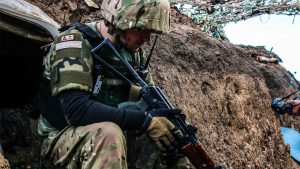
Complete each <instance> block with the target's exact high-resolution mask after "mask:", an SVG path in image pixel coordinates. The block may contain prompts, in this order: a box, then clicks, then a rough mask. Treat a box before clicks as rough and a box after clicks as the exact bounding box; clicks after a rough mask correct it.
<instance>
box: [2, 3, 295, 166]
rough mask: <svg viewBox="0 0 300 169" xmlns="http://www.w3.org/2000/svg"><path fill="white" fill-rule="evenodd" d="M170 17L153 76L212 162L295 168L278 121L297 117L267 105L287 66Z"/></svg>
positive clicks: (87, 13) (64, 11)
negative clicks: (195, 131)
mask: <svg viewBox="0 0 300 169" xmlns="http://www.w3.org/2000/svg"><path fill="white" fill-rule="evenodd" d="M76 2H77V3H76ZM95 2H97V1H95ZM33 3H34V4H35V5H37V6H39V7H40V8H42V9H43V10H44V11H45V12H46V13H47V14H48V15H49V16H51V17H53V18H54V19H55V20H56V21H58V22H59V23H61V24H66V23H70V22H74V21H91V20H95V19H99V18H100V15H99V13H98V12H97V11H95V9H90V8H88V7H87V6H86V5H85V3H84V1H76V0H72V1H67V0H62V1H58V0H52V1H45V0H35V1H33ZM172 17H173V19H172V24H171V26H172V28H171V33H170V35H164V36H161V37H159V39H158V43H157V45H156V48H155V49H156V50H155V51H154V52H153V60H152V63H151V68H152V72H153V76H154V79H155V81H156V83H157V85H158V86H160V87H161V88H162V89H163V90H164V91H165V93H166V95H167V96H168V97H169V99H170V100H171V102H172V103H173V105H174V106H176V107H179V108H181V109H183V111H184V113H186V114H187V116H188V119H189V121H190V122H191V123H192V124H194V125H195V126H196V127H197V128H198V136H199V138H200V140H201V142H202V143H203V145H204V147H205V148H206V149H207V151H208V152H209V154H210V155H211V157H212V158H213V159H214V160H215V162H216V163H217V164H219V165H221V166H223V168H225V169H236V168H249V169H250V168H251V169H286V168H289V169H296V168H299V165H298V164H296V163H295V162H294V161H293V160H292V158H291V157H290V156H289V147H288V146H287V145H285V144H284V142H283V139H282V136H281V134H280V126H287V127H292V128H294V129H296V130H298V131H300V117H292V116H288V115H280V116H279V115H277V114H276V113H275V112H273V111H272V109H271V107H270V104H271V99H272V98H275V97H283V96H285V95H287V94H289V93H291V92H293V91H294V89H293V88H292V87H291V86H290V85H289V84H288V83H287V82H286V81H285V80H284V79H283V78H282V77H283V76H284V75H285V74H287V71H286V70H285V69H284V68H283V67H282V66H281V65H279V64H266V63H260V62H258V61H257V60H256V58H255V57H256V56H265V57H275V55H274V53H271V52H268V51H266V50H264V49H262V48H254V47H247V46H237V45H233V44H231V43H229V42H225V41H220V40H216V39H214V38H212V37H210V36H208V35H207V34H205V33H203V32H201V31H199V29H197V24H195V23H193V22H191V21H190V20H189V19H188V18H186V17H184V16H182V15H180V14H178V13H176V11H175V10H173V12H172ZM149 48H150V46H146V51H147V50H148V49H149ZM11 157H12V156H9V157H7V158H8V159H10V158H11Z"/></svg>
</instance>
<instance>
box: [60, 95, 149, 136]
mask: <svg viewBox="0 0 300 169" xmlns="http://www.w3.org/2000/svg"><path fill="white" fill-rule="evenodd" d="M58 98H59V101H60V103H61V107H62V111H63V112H64V115H65V117H66V119H67V121H68V122H69V124H70V125H74V126H82V125H88V124H92V123H98V122H104V121H110V122H113V123H116V124H117V125H118V126H120V128H121V129H124V130H126V129H130V130H138V129H139V128H140V127H141V126H142V124H143V122H144V120H145V118H146V117H145V114H144V111H138V110H124V109H118V108H115V107H111V106H108V105H105V104H102V103H99V102H96V101H94V100H91V99H89V94H88V93H86V92H83V91H79V90H70V91H65V92H63V93H61V94H60V95H59V96H58Z"/></svg>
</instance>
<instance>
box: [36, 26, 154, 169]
mask: <svg viewBox="0 0 300 169" xmlns="http://www.w3.org/2000/svg"><path fill="white" fill-rule="evenodd" d="M88 26H90V27H91V28H92V29H94V30H95V31H96V32H98V29H97V27H96V23H90V24H88ZM98 33H99V32H98ZM99 35H100V34H99ZM91 49H92V46H91V45H90V44H89V42H88V41H87V40H86V39H85V38H84V37H83V36H82V33H81V32H80V31H78V30H76V29H74V28H71V29H69V30H67V31H65V32H62V33H61V34H60V35H59V36H58V37H57V38H56V39H55V41H54V42H53V44H52V45H51V48H50V51H49V53H48V54H47V56H46V57H45V58H44V65H45V70H44V76H45V78H47V79H49V80H50V81H51V91H52V95H53V96H56V95H58V94H59V93H60V92H62V91H64V90H71V89H77V90H83V91H86V92H91V91H92V88H93V77H92V76H93V59H92V56H91V53H90V51H91ZM120 51H121V54H122V56H124V58H125V59H126V60H127V61H128V62H129V63H131V64H132V65H133V66H134V67H136V66H140V64H141V62H142V61H143V59H144V58H142V57H143V52H141V51H139V52H137V53H134V54H131V53H129V52H128V51H127V50H125V49H121V50H120ZM103 54H105V56H107V57H108V58H109V60H110V64H112V65H113V66H114V67H117V69H118V70H121V72H122V71H123V72H124V74H125V75H126V74H127V73H126V71H125V67H122V66H120V65H121V64H120V63H119V62H118V60H117V59H116V58H115V56H113V54H112V53H109V51H103ZM100 77H101V83H102V86H101V90H100V92H99V94H98V95H97V96H95V97H94V99H95V100H97V101H99V102H102V103H104V104H107V105H111V106H115V107H116V106H117V105H118V104H119V103H121V102H124V101H128V97H129V89H130V86H129V85H128V84H125V83H124V82H123V81H122V80H121V79H119V78H117V77H115V75H113V74H112V73H111V72H109V71H107V70H102V71H101V73H100ZM145 81H146V82H147V83H148V84H150V85H153V84H154V83H153V80H152V77H151V76H150V74H148V75H147V77H146V79H145ZM38 132H39V133H40V134H41V135H47V138H46V139H45V140H44V141H43V145H42V157H43V158H45V159H49V158H50V159H51V161H52V162H53V163H54V164H55V165H57V166H63V167H65V168H101V167H102V168H126V149H125V148H126V144H125V138H124V135H123V133H122V131H121V129H120V128H119V127H118V126H117V125H116V124H114V123H111V122H102V123H96V124H91V125H87V126H81V127H71V126H70V127H66V128H65V129H64V130H62V131H59V130H57V129H56V128H55V127H53V126H52V125H51V123H49V122H48V121H47V120H46V118H44V117H43V116H41V117H40V120H39V128H38ZM82 140H85V141H82ZM96 143H97V144H96ZM120 147H121V149H120ZM156 154H157V153H156ZM99 156H100V157H101V158H99ZM104 157H105V158H104ZM106 158H108V159H106ZM112 158H113V159H115V160H112ZM101 160H102V161H101ZM106 160H107V161H115V163H106V162H105V161H106ZM96 165H97V166H96ZM100 166H101V167H100Z"/></svg>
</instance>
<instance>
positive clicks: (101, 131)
mask: <svg viewBox="0 0 300 169" xmlns="http://www.w3.org/2000/svg"><path fill="white" fill-rule="evenodd" d="M92 125H93V127H92V128H93V130H94V132H96V133H94V134H96V135H97V136H99V137H102V138H105V139H109V140H125V137H124V135H123V132H122V130H121V128H120V127H119V126H118V125H116V124H115V123H112V122H101V123H95V124H92Z"/></svg>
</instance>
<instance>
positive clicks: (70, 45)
mask: <svg viewBox="0 0 300 169" xmlns="http://www.w3.org/2000/svg"><path fill="white" fill-rule="evenodd" d="M66 48H79V49H81V48H82V41H68V42H60V43H57V44H56V45H55V50H56V51H58V50H61V49H66Z"/></svg>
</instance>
